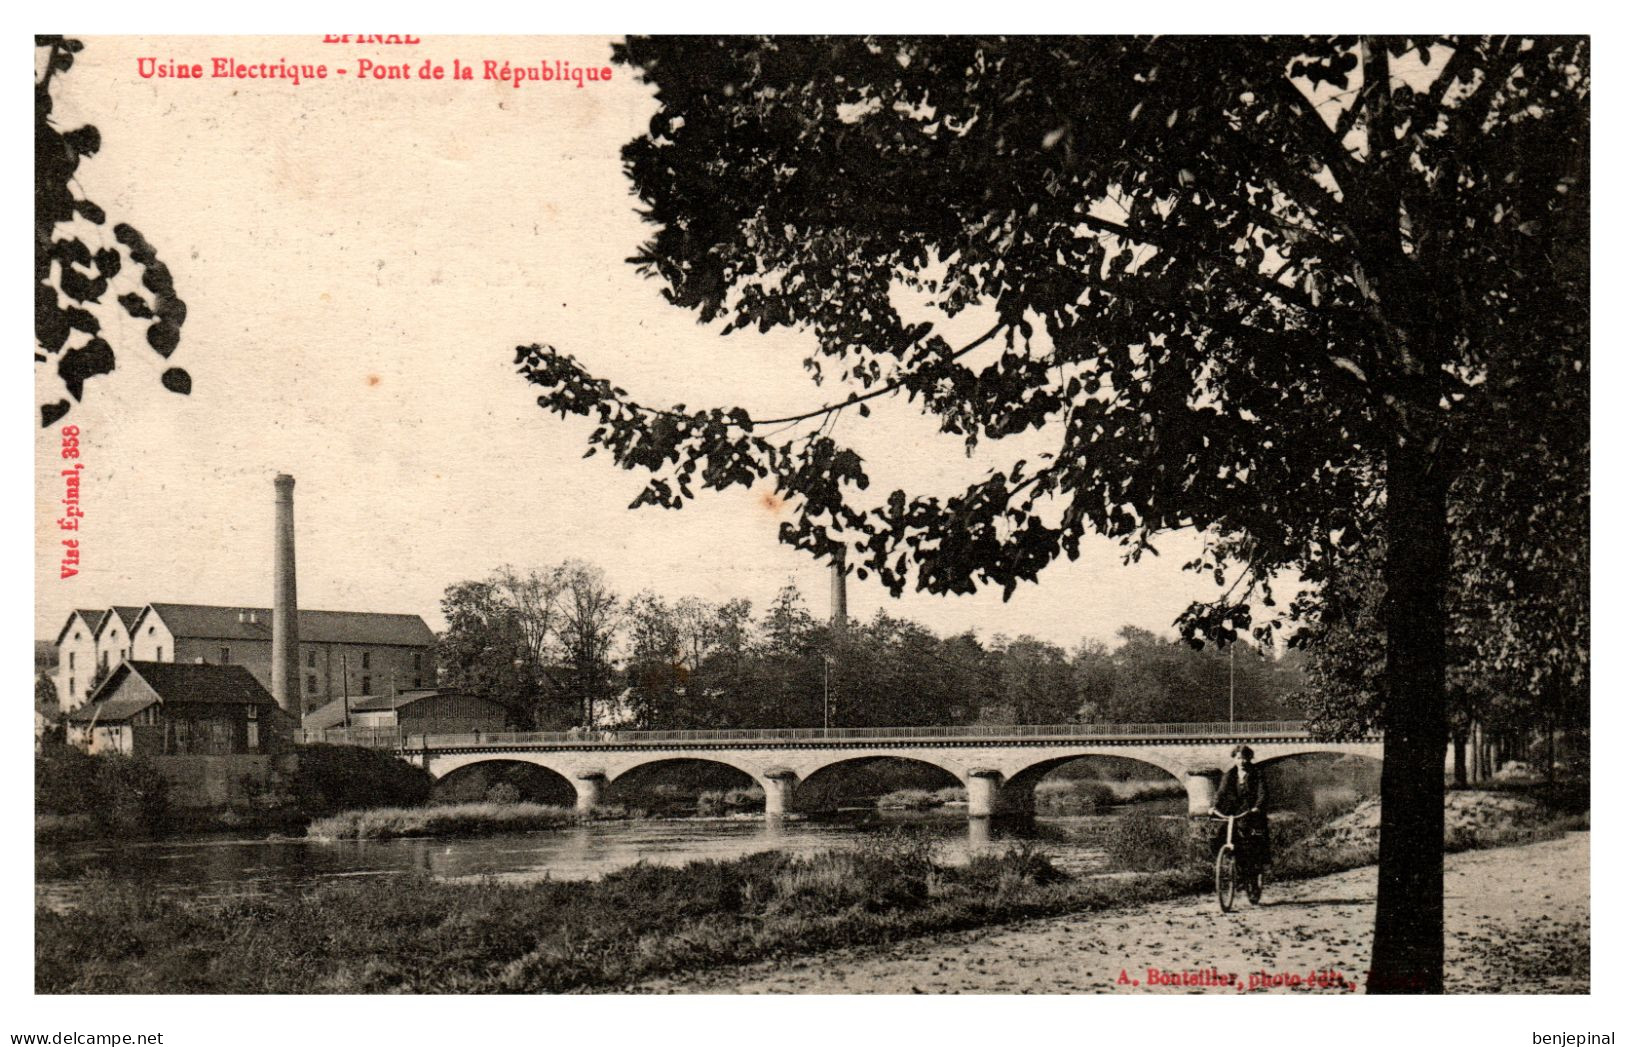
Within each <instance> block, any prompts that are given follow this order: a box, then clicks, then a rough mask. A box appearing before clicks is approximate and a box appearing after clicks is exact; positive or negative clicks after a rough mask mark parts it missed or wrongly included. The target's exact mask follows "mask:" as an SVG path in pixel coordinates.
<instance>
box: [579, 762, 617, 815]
mask: <svg viewBox="0 0 1625 1047" xmlns="http://www.w3.org/2000/svg"><path fill="white" fill-rule="evenodd" d="M608 784H609V778H608V777H606V776H605V774H604V772H603V771H582V772H581V773H580V774H577V775H576V776H575V786H576V810H577V811H579V812H581V813H582V814H587V813H589V812H590V811H592V810H593V809H594V808H595V807H597V806H598V804H599V803H600V802H601V801H602V800H603V798H604V787H605V786H606V785H608Z"/></svg>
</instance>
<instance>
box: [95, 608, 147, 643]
mask: <svg viewBox="0 0 1625 1047" xmlns="http://www.w3.org/2000/svg"><path fill="white" fill-rule="evenodd" d="M111 610H112V613H111V614H108V613H106V612H104V613H103V614H102V620H101V622H100V623H99V624H98V625H97V626H96V632H95V635H96V636H97V637H98V638H100V637H101V635H102V631H103V630H104V629H106V628H107V627H108V626H109V625H111V624H113V623H114V622H118V623H119V624H120V625H122V626H124V634H125V635H126V636H128V635H129V634H130V632H131V630H132V629H133V628H134V626H135V620H136V619H137V618H140V617H141V612H142V611H143V610H145V608H142V607H120V606H118V605H117V604H114V605H113V607H112V609H111Z"/></svg>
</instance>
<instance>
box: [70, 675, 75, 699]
mask: <svg viewBox="0 0 1625 1047" xmlns="http://www.w3.org/2000/svg"><path fill="white" fill-rule="evenodd" d="M74 683H75V680H74V678H73V677H71V676H70V677H68V693H69V694H70V695H71V694H73V685H74Z"/></svg>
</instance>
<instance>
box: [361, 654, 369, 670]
mask: <svg viewBox="0 0 1625 1047" xmlns="http://www.w3.org/2000/svg"><path fill="white" fill-rule="evenodd" d="M361 668H363V669H371V668H372V652H371V651H362V652H361Z"/></svg>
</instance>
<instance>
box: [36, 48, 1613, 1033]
mask: <svg viewBox="0 0 1625 1047" xmlns="http://www.w3.org/2000/svg"><path fill="white" fill-rule="evenodd" d="M34 58H35V67H34V101H35V197H34V208H35V212H34V213H35V234H36V237H35V245H34V250H35V253H34V260H35V268H34V275H35V287H34V290H35V315H34V323H35V351H34V363H35V367H34V380H35V381H34V387H35V393H36V403H35V417H34V424H35V428H36V433H37V436H36V443H35V458H34V462H35V471H34V477H35V500H34V508H35V512H34V522H35V544H34V571H35V577H36V587H35V603H34V606H35V617H34V637H35V664H34V722H35V738H36V745H35V755H34V760H35V776H34V789H35V792H34V832H35V845H34V905H35V910H34V925H33V926H34V931H33V939H32V949H33V958H34V974H33V978H34V981H33V985H32V992H33V993H35V994H38V995H39V996H42V997H44V996H52V997H55V996H83V995H87V994H130V995H133V996H156V995H165V994H265V993H270V994H331V993H342V994H357V995H364V996H373V995H379V994H399V993H408V994H454V995H471V994H484V993H504V994H525V995H532V994H561V993H583V992H589V993H673V994H746V993H767V994H831V993H834V994H857V993H883V994H914V993H925V994H952V993H980V994H1011V993H1038V994H1059V995H1069V996H1085V995H1091V996H1092V995H1096V994H1118V995H1127V996H1136V997H1165V996H1168V995H1172V994H1192V993H1194V994H1199V995H1206V996H1219V995H1225V996H1232V997H1234V996H1250V995H1271V996H1274V995H1281V994H1285V995H1309V994H1315V995H1333V996H1343V997H1347V996H1352V995H1363V994H1368V993H1370V994H1393V993H1402V994H1438V993H1447V994H1466V993H1471V994H1588V993H1590V992H1591V991H1592V989H1593V984H1592V968H1591V961H1592V947H1591V927H1592V910H1591V901H1592V889H1591V872H1590V853H1591V848H1590V801H1591V789H1590V761H1589V756H1590V751H1591V745H1590V741H1591V706H1590V686H1591V676H1590V587H1589V580H1588V579H1589V572H1590V545H1589V531H1590V489H1591V474H1590V461H1591V447H1590V423H1591V415H1590V339H1591V328H1590V293H1591V286H1590V264H1589V255H1590V221H1591V217H1590V207H1591V204H1590V200H1591V197H1590V186H1591V182H1590V148H1591V131H1590V128H1591V105H1590V100H1591V43H1590V40H1589V38H1586V37H1576V36H1559V37H1535V36H1531V37H1518V36H1512V37H1503V36H1485V37H1480V36H1415V35H1399V36H1325V37H1298V36H1293V37H1255V36H1222V37H1219V36H1174V37H1152V36H1147V37H1124V36H1065V37H1062V36H1009V37H997V36H992V37H989V36H977V37H970V36H955V35H947V36H930V35H924V36H913V37H894V36H887V37H870V36H829V37H806V36H763V37H744V36H724V37H678V36H627V37H615V38H609V37H603V38H600V37H584V36H568V37H518V36H514V37H475V36H436V35H429V34H399V35H390V34H342V33H341V34H311V35H305V36H233V37H206V36H163V37H160V36H151V37H148V36H98V35H63V36H40V37H38V38H37V39H36V41H35V46H34ZM1576 1021H1578V1019H1576ZM64 1027H66V1026H64ZM104 1031H117V1032H120V1033H126V1032H127V1033H130V1034H132V1035H137V1034H139V1035H150V1031H148V1030H143V1029H138V1028H135V1026H134V1024H131V1025H130V1026H129V1027H128V1028H121V1029H118V1030H104ZM1605 1034H1606V1036H1607V1037H1608V1038H1607V1039H1601V1038H1599V1037H1602V1036H1603V1035H1605ZM1519 1035H1520V1037H1522V1036H1526V1035H1534V1036H1535V1041H1534V1042H1536V1043H1542V1042H1547V1043H1604V1042H1606V1043H1612V1042H1613V1040H1612V1035H1613V1033H1612V1031H1611V1030H1608V1029H1595V1028H1590V1027H1583V1026H1582V1024H1574V1025H1572V1026H1561V1027H1545V1026H1543V1027H1541V1028H1537V1029H1534V1030H1533V1032H1532V1033H1531V1032H1530V1031H1528V1030H1525V1031H1522V1032H1520V1033H1519ZM1543 1035H1545V1036H1548V1037H1557V1038H1556V1039H1551V1038H1548V1039H1546V1040H1542V1039H1541V1038H1540V1037H1541V1036H1543ZM1564 1037H1568V1038H1567V1039H1564ZM1585 1037H1591V1038H1590V1039H1586V1038H1585ZM318 1039H319V1034H318ZM14 1042H23V1041H15V1040H14ZM31 1042H32V1041H31ZM39 1042H44V1041H39ZM53 1042H57V1041H53ZM60 1042H70V1041H60ZM72 1042H91V1041H72ZM123 1042H130V1043H136V1042H158V1041H147V1040H133V1039H132V1040H125V1041H123ZM1519 1042H1526V1041H1523V1040H1521V1039H1520V1041H1519Z"/></svg>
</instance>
